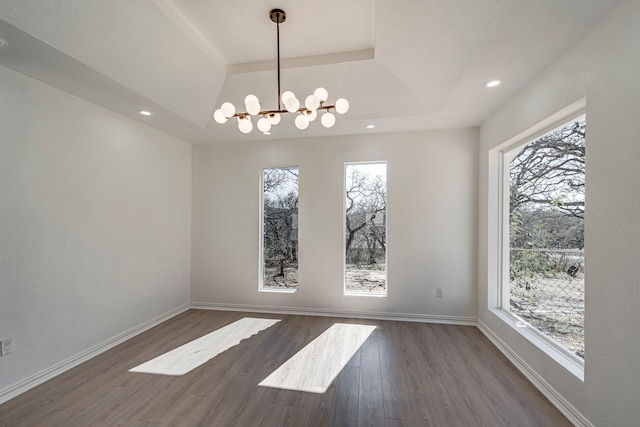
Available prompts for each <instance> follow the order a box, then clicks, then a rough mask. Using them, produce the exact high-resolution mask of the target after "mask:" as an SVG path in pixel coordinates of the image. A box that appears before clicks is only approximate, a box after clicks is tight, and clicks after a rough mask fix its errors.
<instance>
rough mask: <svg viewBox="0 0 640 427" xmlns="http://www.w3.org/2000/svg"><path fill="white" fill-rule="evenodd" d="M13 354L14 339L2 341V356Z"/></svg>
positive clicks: (0, 348)
mask: <svg viewBox="0 0 640 427" xmlns="http://www.w3.org/2000/svg"><path fill="white" fill-rule="evenodd" d="M9 353H13V338H5V339H3V340H2V341H0V356H6V355H7V354H9Z"/></svg>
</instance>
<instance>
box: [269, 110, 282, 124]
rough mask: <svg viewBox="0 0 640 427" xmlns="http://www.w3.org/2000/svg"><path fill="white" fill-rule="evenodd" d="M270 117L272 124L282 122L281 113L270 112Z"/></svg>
mask: <svg viewBox="0 0 640 427" xmlns="http://www.w3.org/2000/svg"><path fill="white" fill-rule="evenodd" d="M268 117H269V122H270V123H271V124H272V125H277V124H278V123H280V113H270V114H269V116H268Z"/></svg>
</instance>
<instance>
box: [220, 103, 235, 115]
mask: <svg viewBox="0 0 640 427" xmlns="http://www.w3.org/2000/svg"><path fill="white" fill-rule="evenodd" d="M220 111H222V114H224V116H225V117H227V118H229V117H233V115H234V114H235V113H236V107H235V106H234V105H233V104H232V103H230V102H225V103H224V104H222V105H221V106H220Z"/></svg>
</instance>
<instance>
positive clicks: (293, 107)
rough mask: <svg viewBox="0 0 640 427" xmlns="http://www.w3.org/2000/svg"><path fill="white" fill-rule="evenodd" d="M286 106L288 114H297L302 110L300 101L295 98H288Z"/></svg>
mask: <svg viewBox="0 0 640 427" xmlns="http://www.w3.org/2000/svg"><path fill="white" fill-rule="evenodd" d="M284 106H285V108H286V109H287V111H288V112H290V113H295V112H296V111H298V109H299V108H300V101H298V98H296V97H295V96H294V97H291V98H288V99H287V100H286V101H285V102H284Z"/></svg>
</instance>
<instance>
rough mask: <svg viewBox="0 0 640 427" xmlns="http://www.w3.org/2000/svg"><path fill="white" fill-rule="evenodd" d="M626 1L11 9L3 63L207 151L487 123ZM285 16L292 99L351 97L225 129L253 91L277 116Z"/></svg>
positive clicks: (430, 0)
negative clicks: (262, 124)
mask: <svg viewBox="0 0 640 427" xmlns="http://www.w3.org/2000/svg"><path fill="white" fill-rule="evenodd" d="M619 2H620V0H535V1H532V0H483V1H480V0H457V1H452V0H376V1H374V0H350V1H349V2H345V1H339V0H323V1H321V2H302V1H300V0H297V1H295V0H264V1H255V0H236V1H219V0H208V1H204V0H153V1H138V2H132V1H130V0H111V1H108V2H105V1H100V0H55V1H54V0H3V1H2V2H0V38H3V39H4V40H6V41H7V42H8V44H7V46H5V47H2V48H0V65H4V66H6V67H8V68H12V69H15V70H17V71H20V72H22V73H24V74H27V75H29V76H32V77H34V78H36V79H39V80H41V81H43V82H46V83H48V84H51V85H53V86H56V87H59V88H61V89H63V90H65V91H67V92H70V93H73V94H75V95H78V96H81V97H83V98H85V99H88V100H89V101H92V102H94V103H96V104H99V105H102V106H105V107H107V108H109V109H111V110H113V111H116V112H118V113H121V114H124V115H127V116H129V117H131V118H133V119H134V120H138V121H141V122H144V123H147V124H149V125H151V126H153V127H156V128H158V129H159V130H162V131H164V132H167V133H170V134H173V135H175V136H178V137H180V138H183V139H185V140H188V141H191V142H194V143H214V142H226V141H239V140H264V139H265V138H292V137H304V136H322V135H337V134H353V133H364V132H391V131H401V130H423V129H447V128H461V127H473V126H478V125H480V124H481V123H482V121H483V120H484V119H486V117H487V116H488V115H489V114H490V113H491V112H492V111H494V110H495V109H496V108H497V107H498V106H499V105H500V104H502V103H503V102H504V101H505V100H506V99H507V98H508V97H510V96H511V95H513V94H514V93H515V92H516V91H517V90H518V89H519V88H520V87H521V86H522V85H524V84H525V83H526V82H528V81H529V80H530V79H531V78H533V76H535V75H536V74H537V73H538V72H540V70H541V69H542V68H544V67H545V66H546V65H547V64H548V63H550V62H551V61H552V60H553V59H554V58H555V57H557V56H558V55H559V54H561V53H562V51H563V50H564V49H566V48H567V47H568V46H570V45H571V44H572V43H574V42H575V41H576V40H577V39H578V38H579V37H580V36H581V35H582V34H584V32H585V31H586V30H587V29H588V28H589V27H590V26H591V25H593V23H594V22H595V21H597V20H598V19H601V18H602V16H604V15H605V14H606V13H607V12H608V11H609V10H611V9H612V8H613V7H614V6H615V4H617V3H619ZM276 7H277V8H281V9H284V10H285V11H286V13H287V20H286V22H284V23H283V24H281V25H280V40H281V55H282V66H283V70H282V90H293V91H294V92H295V93H296V94H297V95H298V98H299V99H301V100H304V97H306V95H308V94H310V93H312V92H313V90H314V89H315V88H316V87H318V86H324V87H326V88H327V89H328V91H329V102H333V101H335V99H336V98H339V97H346V98H347V99H349V101H350V103H351V110H350V111H349V112H348V113H347V114H346V115H344V116H338V120H337V123H336V126H335V127H334V128H332V129H325V128H323V127H322V126H321V125H320V123H318V122H314V123H312V124H311V125H310V126H309V128H308V129H307V130H305V131H299V130H298V129H296V128H295V126H294V125H293V117H286V118H283V120H282V123H281V124H280V125H278V126H277V127H275V128H274V129H273V131H272V133H273V135H272V136H270V137H267V136H264V135H262V134H260V133H259V132H258V131H257V130H254V132H252V133H251V134H248V135H244V134H241V133H240V132H239V131H238V129H237V127H236V126H235V125H234V124H233V123H232V122H229V123H226V124H224V125H219V124H217V123H215V122H214V121H213V120H212V119H211V114H212V113H213V111H214V110H215V109H216V108H218V107H219V105H220V104H221V103H222V102H224V101H230V102H233V103H234V104H235V105H236V106H238V107H240V106H241V105H242V104H243V100H244V97H245V96H246V95H247V94H249V93H254V94H256V95H257V96H258V97H259V98H260V100H261V104H262V107H263V108H275V107H276V102H277V99H276V97H277V85H276V72H275V69H276V62H275V57H276V26H275V24H274V23H272V22H271V21H270V20H269V11H270V10H271V9H272V8H276ZM494 78H500V79H502V80H503V81H504V84H503V85H501V86H500V87H498V88H496V89H487V88H485V87H484V83H486V82H487V81H489V80H491V79H494ZM140 109H148V110H150V111H152V112H153V115H152V116H151V117H148V118H144V117H141V116H139V115H138V114H137V111H138V110H140ZM288 116H293V115H288ZM367 124H375V125H376V128H375V129H374V130H366V129H365V125H367Z"/></svg>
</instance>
